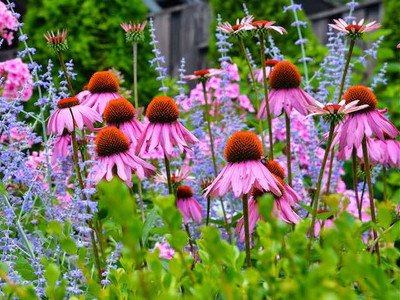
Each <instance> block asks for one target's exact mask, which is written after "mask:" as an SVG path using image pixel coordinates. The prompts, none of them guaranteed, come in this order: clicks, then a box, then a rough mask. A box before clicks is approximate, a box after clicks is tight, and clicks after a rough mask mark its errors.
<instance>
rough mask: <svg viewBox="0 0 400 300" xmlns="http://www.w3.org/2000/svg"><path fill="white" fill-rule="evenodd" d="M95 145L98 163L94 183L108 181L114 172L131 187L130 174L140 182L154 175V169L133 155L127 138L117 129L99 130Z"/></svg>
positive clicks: (133, 152) (132, 149)
mask: <svg viewBox="0 0 400 300" xmlns="http://www.w3.org/2000/svg"><path fill="white" fill-rule="evenodd" d="M95 144H96V153H97V157H98V158H97V160H98V161H99V162H100V166H99V167H98V169H97V170H96V173H95V174H94V179H95V180H96V181H100V180H102V179H106V180H107V181H110V180H111V179H112V178H113V177H114V172H115V173H116V174H117V175H118V177H119V178H121V179H122V180H123V181H125V182H126V184H127V185H128V186H129V187H132V173H136V174H137V176H138V177H139V178H140V179H141V180H143V179H144V178H146V177H149V176H152V175H154V174H155V170H156V168H155V167H154V166H153V165H151V164H149V163H147V162H145V161H144V160H143V159H141V158H139V157H137V156H136V155H135V151H134V148H133V146H132V144H131V143H130V142H129V139H128V137H127V136H126V135H125V134H124V133H123V132H122V131H121V130H119V129H118V128H116V127H106V128H103V129H102V130H100V132H99V135H98V136H97V137H96V140H95Z"/></svg>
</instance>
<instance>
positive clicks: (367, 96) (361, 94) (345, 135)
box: [335, 85, 399, 159]
mask: <svg viewBox="0 0 400 300" xmlns="http://www.w3.org/2000/svg"><path fill="white" fill-rule="evenodd" d="M342 98H343V99H345V100H346V103H347V104H349V103H351V102H352V101H356V100H358V103H357V105H358V106H361V105H368V107H366V108H363V109H361V110H359V111H356V112H353V113H351V114H349V115H348V116H347V117H346V118H345V120H344V121H343V123H341V124H340V125H339V126H338V129H337V136H336V138H335V142H338V143H339V151H338V157H339V158H340V159H346V158H347V155H348V154H349V153H351V151H352V149H353V148H356V149H358V148H359V147H360V146H361V142H362V140H363V138H364V136H366V137H371V135H373V134H374V135H376V136H377V137H378V138H379V139H381V140H385V137H384V134H383V132H386V134H387V136H388V137H390V138H395V137H397V136H398V134H399V131H398V130H397V128H396V127H395V126H394V125H393V124H392V123H390V121H388V120H387V119H386V118H385V117H384V116H383V115H382V113H381V112H379V111H378V110H377V108H376V107H377V104H378V101H377V100H376V97H375V95H374V93H372V91H371V90H369V89H368V88H367V87H366V86H363V85H355V86H351V87H349V88H348V89H347V91H346V92H345V93H344V95H343V97H342Z"/></svg>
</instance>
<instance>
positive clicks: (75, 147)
mask: <svg viewBox="0 0 400 300" xmlns="http://www.w3.org/2000/svg"><path fill="white" fill-rule="evenodd" d="M70 112H71V115H72V121H73V122H74V124H75V119H74V115H73V113H72V110H71V109H70ZM71 137H72V151H73V158H74V164H75V172H76V177H77V178H78V182H79V187H80V189H81V193H82V199H84V200H88V199H87V198H86V195H85V193H84V192H83V190H84V189H85V185H84V183H83V179H82V173H81V168H80V166H79V156H78V143H77V140H76V131H75V126H74V130H73V131H72V133H71ZM86 211H87V213H88V214H90V213H91V212H90V208H89V206H86ZM87 222H88V225H89V228H90V238H91V242H92V248H93V253H94V260H95V264H96V267H97V273H98V274H97V275H98V279H99V283H101V280H102V272H101V266H100V259H99V250H98V249H97V244H96V239H95V236H94V232H95V229H94V226H93V220H92V219H89V220H88V221H87Z"/></svg>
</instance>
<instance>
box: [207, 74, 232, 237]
mask: <svg viewBox="0 0 400 300" xmlns="http://www.w3.org/2000/svg"><path fill="white" fill-rule="evenodd" d="M201 85H202V87H203V94H204V102H205V105H204V115H205V119H206V121H207V130H208V135H209V137H210V147H211V156H212V161H213V169H214V177H215V178H216V177H217V176H218V167H217V158H216V156H215V146H214V137H213V134H212V130H211V116H210V111H209V105H208V97H207V89H206V81H205V80H202V81H201ZM219 201H220V203H221V207H222V213H223V215H224V221H225V228H226V231H227V232H228V236H229V239H231V229H230V223H229V222H228V218H227V216H226V211H225V205H224V202H223V201H222V198H221V197H219ZM210 209H211V203H210V201H207V215H208V216H209V213H210ZM207 224H208V223H207Z"/></svg>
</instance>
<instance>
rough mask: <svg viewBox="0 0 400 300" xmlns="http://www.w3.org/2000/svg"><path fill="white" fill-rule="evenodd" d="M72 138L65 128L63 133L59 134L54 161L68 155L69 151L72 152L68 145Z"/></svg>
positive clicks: (54, 151) (55, 142)
mask: <svg viewBox="0 0 400 300" xmlns="http://www.w3.org/2000/svg"><path fill="white" fill-rule="evenodd" d="M71 141H72V138H71V135H70V134H69V132H68V131H67V130H65V129H64V132H63V133H62V135H60V136H57V138H56V140H55V141H54V145H53V146H54V148H53V155H52V161H53V162H54V161H56V159H59V158H62V157H66V156H67V155H68V153H70V151H69V149H68V146H69V145H70V144H71Z"/></svg>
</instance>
